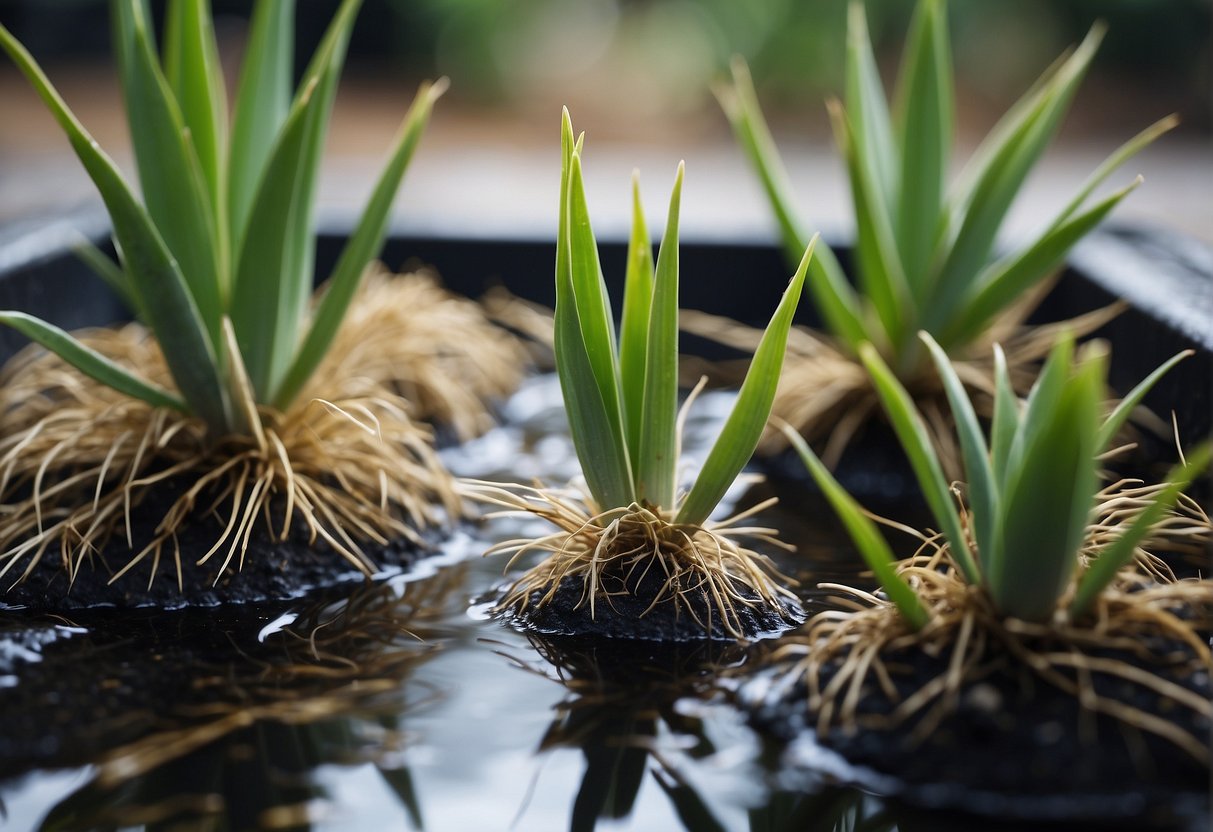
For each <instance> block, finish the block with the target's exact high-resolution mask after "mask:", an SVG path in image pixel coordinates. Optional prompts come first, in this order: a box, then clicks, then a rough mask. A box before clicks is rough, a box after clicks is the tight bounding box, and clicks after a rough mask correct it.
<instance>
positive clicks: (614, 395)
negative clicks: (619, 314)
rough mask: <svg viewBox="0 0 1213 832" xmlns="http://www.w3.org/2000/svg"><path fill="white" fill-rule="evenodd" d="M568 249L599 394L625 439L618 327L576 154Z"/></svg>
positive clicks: (571, 176)
mask: <svg viewBox="0 0 1213 832" xmlns="http://www.w3.org/2000/svg"><path fill="white" fill-rule="evenodd" d="M568 222H569V238H570V241H571V245H570V248H569V253H570V261H569V262H570V265H571V268H572V271H571V277H572V281H573V291H574V294H575V295H576V298H577V307H576V311H577V317H578V320H579V322H580V327H581V335H582V340H583V341H584V343H585V350H586V355H587V356H588V357H589V361H590V367H591V369H592V370H593V379H594V381H595V382H596V383H597V384H598V392H599V395H600V396H601V397H602V401H603V403H604V404H605V405H606V407H607V410H608V412H609V413H610V415H611V422H612V424H613V425H616V426H617V433H619V435H620V439H622V435H623V410H622V403H621V402H620V396H621V394H620V388H621V384H620V379H619V359H618V352H617V347H616V342H615V324H614V322H613V321H612V320H611V303H610V299H609V298H608V297H607V291H606V282H605V281H604V280H603V277H602V265H601V263H600V262H599V260H598V242H597V240H595V239H594V230H593V228H592V227H591V226H590V210H589V206H588V205H586V201H585V185H584V183H583V179H582V173H581V154H580V153H579V152H576V153H574V154H573V157H572V160H571V163H570V167H569V220H568Z"/></svg>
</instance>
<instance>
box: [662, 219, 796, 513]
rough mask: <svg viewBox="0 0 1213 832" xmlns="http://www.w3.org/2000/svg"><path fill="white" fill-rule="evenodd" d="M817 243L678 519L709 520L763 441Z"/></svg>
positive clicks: (789, 291)
mask: <svg viewBox="0 0 1213 832" xmlns="http://www.w3.org/2000/svg"><path fill="white" fill-rule="evenodd" d="M816 247H817V237H816V236H814V237H813V239H811V240H810V241H809V245H808V247H807V248H806V249H805V252H804V257H802V258H801V260H800V266H799V267H798V268H797V269H796V274H795V275H793V276H792V280H791V281H790V282H789V283H788V288H787V289H785V290H784V293H783V297H782V298H781V299H780V301H779V306H778V307H776V309H775V314H774V315H772V316H771V322H770V323H769V324H767V329H766V332H764V333H763V334H762V340H761V341H759V343H758V349H756V350H755V351H754V358H753V360H752V361H751V362H750V369H749V370H747V371H746V376H745V380H744V381H742V383H741V390H740V392H739V393H738V394H737V401H736V403H735V404H734V405H733V410H732V412H731V413H730V414H729V418H728V419H727V420H726V421H725V423H724V428H723V429H722V430H721V432H720V436H719V437H718V438H717V439H716V443H715V444H714V445H713V446H712V450H711V452H709V454H708V458H707V461H706V462H704V464H703V469H702V470H701V471H700V472H699V476H698V477H697V478H696V479H695V484H694V485H693V486H692V487H691V491H690V493H689V494H687V496H686V499H685V500H684V501H683V503H682V506H681V508H679V510H678V515H677V522H679V523H693V524H698V523H702V522H704V521H705V520H707V519H708V516H709V515H710V514H711V513H712V510H713V509H714V508H716V504H717V503H719V502H720V500H721V498H722V497H724V494H725V492H726V491H728V489H729V486H731V485H732V484H733V480H735V479H737V475H738V474H740V473H741V469H742V468H744V467H745V464H746V463H747V462H748V461H749V459H750V456H751V455H752V454H753V453H754V448H756V447H757V446H758V440H759V438H760V437H761V436H762V431H763V429H764V428H765V427H766V423H767V419H768V418H769V417H770V415H771V404H772V403H773V402H774V401H775V390H776V388H777V387H778V386H779V374H780V372H781V371H782V369H783V355H784V351H785V350H786V348H787V343H788V331H789V330H790V329H791V328H792V318H793V316H795V314H796V306H797V304H798V303H799V302H800V293H801V290H802V288H803V287H804V281H805V275H806V274H807V273H808V269H809V263H810V262H811V261H812V259H813V252H814V250H815V249H816Z"/></svg>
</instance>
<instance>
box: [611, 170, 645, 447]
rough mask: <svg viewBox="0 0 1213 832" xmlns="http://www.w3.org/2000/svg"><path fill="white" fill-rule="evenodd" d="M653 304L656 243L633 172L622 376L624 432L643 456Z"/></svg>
mask: <svg viewBox="0 0 1213 832" xmlns="http://www.w3.org/2000/svg"><path fill="white" fill-rule="evenodd" d="M652 303H653V244H652V242H651V241H650V240H649V229H648V226H647V225H646V224H645V221H644V208H643V206H642V205H641V204H640V177H639V176H638V174H637V173H635V172H633V173H632V234H631V238H630V239H629V241H628V267H627V274H626V276H625V279H624V289H623V322H622V324H621V325H620V328H619V332H620V337H619V375H620V380H621V382H622V385H623V413H624V417H625V420H626V421H625V423H624V433H625V434H626V435H627V440H628V453H629V454H630V455H631V457H632V459H635V460H639V459H640V435H641V433H642V432H643V430H644V365H645V355H646V354H647V353H648V339H649V309H650V307H651V306H652Z"/></svg>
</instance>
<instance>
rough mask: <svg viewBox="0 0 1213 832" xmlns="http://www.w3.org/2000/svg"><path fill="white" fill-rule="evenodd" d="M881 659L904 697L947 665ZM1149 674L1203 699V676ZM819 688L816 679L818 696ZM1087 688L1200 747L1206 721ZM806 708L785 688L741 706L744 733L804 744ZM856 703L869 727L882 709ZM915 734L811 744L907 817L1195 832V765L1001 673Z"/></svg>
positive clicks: (837, 734)
mask: <svg viewBox="0 0 1213 832" xmlns="http://www.w3.org/2000/svg"><path fill="white" fill-rule="evenodd" d="M1108 655H1109V657H1116V658H1125V659H1127V660H1129V661H1132V658H1131V657H1128V656H1124V655H1120V656H1115V655H1114V654H1108ZM885 659H886V662H888V663H889V664H895V665H896V667H897V668H898V670H899V671H900V672H899V673H895V674H894V676H893V678H894V682H895V684H896V686H897V688H898V691H899V693H900V695H901V696H903V697H904V696H908V695H910V694H912V693H913V692H914V691H915V690H917V689H918V688H919V687H921V686H922V685H923V684H925V683H926V682H927V681H929V680H930V679H933V678H935V677H936V676H937V675H938V674H940V673H942V672H943V671H944V669H945V668H946V666H947V661H948V659H949V656H948V655H944V656H940V657H930V656H928V655H926V654H924V653H922V652H921V651H917V650H915V651H904V652H903V653H901V654H899V655H897V656H886V657H885ZM1137 663H1138V664H1140V662H1137ZM1151 669H1152V670H1155V671H1156V672H1160V673H1161V674H1162V675H1163V676H1164V677H1167V678H1170V680H1171V681H1173V682H1175V683H1178V684H1180V685H1183V686H1184V687H1186V688H1188V689H1189V690H1193V691H1195V692H1197V693H1198V694H1199V695H1200V696H1202V697H1204V698H1205V699H1208V698H1209V697H1210V696H1213V685H1211V683H1210V679H1209V676H1208V674H1207V673H1204V672H1197V673H1183V672H1180V671H1178V669H1168V668H1165V667H1163V668H1151ZM829 677H830V670H829V669H828V668H827V670H826V671H825V673H824V674H823V679H822V685H823V686H824V685H825V684H827V683H828V679H829ZM1095 680H1096V685H1095V689H1096V692H1097V693H1098V694H1099V695H1100V696H1102V697H1108V698H1115V699H1117V700H1119V701H1121V702H1125V703H1128V704H1131V705H1132V706H1134V707H1136V708H1140V709H1142V710H1145V711H1148V712H1150V713H1152V714H1157V715H1159V716H1162V717H1164V718H1165V719H1167V720H1170V721H1171V722H1173V723H1174V724H1175V725H1177V726H1178V727H1180V728H1182V729H1184V730H1185V731H1188V732H1190V733H1191V734H1192V735H1194V736H1196V737H1198V738H1199V739H1201V740H1202V741H1204V740H1207V739H1208V738H1209V732H1210V723H1209V720H1208V719H1205V718H1203V717H1200V716H1199V715H1197V714H1194V713H1193V712H1191V711H1190V710H1188V709H1186V708H1179V707H1177V706H1176V705H1174V703H1172V702H1171V701H1169V700H1167V699H1165V698H1163V697H1160V696H1159V695H1158V694H1156V693H1154V692H1152V691H1149V690H1146V689H1144V688H1141V687H1138V686H1136V685H1131V684H1128V683H1124V682H1121V681H1119V680H1113V679H1109V678H1108V677H1106V676H1096V677H1095ZM806 700H807V691H806V689H805V687H804V686H803V685H798V686H795V687H793V688H792V689H791V690H789V691H787V692H786V693H785V694H783V695H781V696H780V697H778V698H777V699H774V700H770V699H768V700H765V701H761V702H758V703H750V704H748V705H747V707H748V708H749V709H750V721H751V723H752V724H753V725H754V726H755V727H756V728H757V729H758V730H759V731H761V732H762V733H763V734H764V735H766V736H768V737H771V738H774V739H775V740H776V741H778V742H780V743H782V742H789V741H792V740H797V739H802V740H806V741H808V740H809V738H810V737H815V735H816V724H815V721H813V720H814V716H813V715H811V714H809V712H808V709H807V707H806ZM860 703H861V704H860V713H861V714H869V715H871V714H887V713H888V712H889V711H890V710H891V709H892V707H893V703H891V702H890V701H889V699H888V698H887V697H886V696H884V695H883V694H882V693H881V692H880V689H879V688H878V687H877V686H875V685H872V686H869V687H868V688H866V689H865V691H864V694H863V695H862V696H861V699H860ZM917 724H918V721H917V719H911V720H909V721H907V722H906V723H904V724H902V725H901V726H899V727H898V728H895V729H889V730H873V729H868V730H862V731H860V732H857V733H855V734H848V733H846V732H844V731H843V730H841V729H838V728H835V729H832V730H831V731H830V733H829V734H828V736H827V737H825V738H824V739H822V740H820V744H821V745H824V746H825V747H827V748H829V749H831V750H833V751H835V752H837V753H838V754H839V755H841V756H842V757H843V758H844V759H845V760H846V762H847V763H848V764H849V765H850V766H851V767H854V768H851V772H852V774H853V776H854V779H855V780H856V781H863V780H868V779H869V778H872V780H871V782H868V783H867V785H868V786H869V787H875V786H874V785H873V783H874V781H875V780H881V781H882V785H881V786H879V787H875V788H877V790H879V791H881V792H882V793H886V792H888V790H889V780H888V778H890V777H891V778H892V779H893V781H894V782H895V783H896V789H895V791H896V792H897V796H898V797H899V798H901V799H903V800H906V801H909V802H911V803H913V804H916V805H919V806H924V807H942V806H947V807H950V808H956V809H962V810H964V811H971V812H976V813H978V814H981V815H986V816H997V817H1001V818H1003V819H1007V820H1015V819H1020V820H1033V821H1036V820H1039V821H1046V820H1055V821H1056V820H1064V819H1072V818H1085V819H1088V820H1092V821H1096V822H1098V823H1099V824H1101V825H1100V826H1099V827H1098V828H1101V829H1102V828H1108V829H1134V830H1137V829H1188V828H1207V824H1208V816H1209V811H1210V805H1209V799H1210V798H1209V782H1210V781H1209V777H1210V769H1209V762H1208V758H1207V757H1206V759H1205V761H1204V762H1201V761H1197V760H1196V759H1194V758H1193V757H1191V756H1190V755H1189V754H1187V753H1186V752H1184V751H1183V750H1181V749H1179V748H1178V747H1176V746H1175V745H1172V744H1171V743H1169V742H1167V741H1165V740H1162V739H1160V738H1158V737H1157V736H1155V735H1153V734H1146V733H1143V732H1140V731H1138V730H1136V729H1133V728H1130V727H1127V726H1125V725H1123V724H1122V723H1119V722H1116V721H1113V720H1112V719H1111V718H1109V717H1106V716H1100V715H1096V714H1094V713H1092V712H1090V711H1087V710H1085V709H1083V708H1082V707H1081V706H1080V705H1079V703H1078V701H1077V700H1076V699H1075V698H1074V697H1073V696H1071V695H1069V694H1067V693H1065V692H1063V691H1061V690H1059V689H1058V688H1056V687H1054V686H1053V685H1050V684H1047V683H1045V682H1043V681H1041V680H1040V679H1038V678H1036V677H1034V676H1033V675H1032V674H1031V673H1030V671H1028V670H1027V669H1026V668H1024V667H1022V666H1016V665H1015V663H1014V662H1012V661H1008V662H1006V663H1005V664H1003V665H1001V666H1000V667H999V669H998V670H996V671H995V672H993V673H992V674H991V675H989V676H988V677H986V678H985V679H982V680H980V681H978V682H975V683H970V684H969V685H968V686H967V687H966V688H965V689H964V690H963V691H962V693H961V696H960V699H959V702H958V703H957V708H956V710H955V711H954V712H953V713H952V714H951V715H949V716H948V717H946V718H945V719H944V720H943V721H942V722H941V723H940V724H939V725H938V727H936V728H935V729H933V730H931V731H930V732H929V733H928V734H927V736H926V737H925V738H923V739H919V738H917V737H915V736H913V732H914V728H915V727H916V725H917ZM882 775H883V777H882ZM844 779H845V778H844ZM858 784H859V785H861V787H862V786H863V785H864V784H863V783H862V782H860V783H858ZM1201 824H1205V826H1203V827H1202V826H1201ZM966 828H967V827H966ZM1082 828H1084V829H1086V828H1088V827H1086V826H1084V827H1082Z"/></svg>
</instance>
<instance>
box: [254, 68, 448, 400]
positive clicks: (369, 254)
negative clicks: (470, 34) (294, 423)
mask: <svg viewBox="0 0 1213 832" xmlns="http://www.w3.org/2000/svg"><path fill="white" fill-rule="evenodd" d="M445 90H446V82H445V80H443V81H440V82H438V83H437V84H433V85H430V84H423V85H422V86H421V89H420V90H418V92H417V96H416V98H414V99H413V105H412V106H411V107H410V108H409V112H408V114H407V115H406V116H405V118H404V123H403V124H402V126H401V128H400V133H399V134H398V136H397V138H396V143H395V146H394V147H393V149H392V152H391V156H390V157H389V160H388V164H387V166H386V167H385V168H384V170H383V173H382V174H380V176H379V181H378V182H377V183H376V184H375V189H374V191H373V192H372V193H371V197H370V199H369V200H368V201H367V204H366V208H364V209H363V212H362V216H361V218H360V219H359V220H358V224H357V225H356V226H355V227H354V232H353V233H352V234H351V235H350V238H349V241H348V242H347V243H346V244H345V248H344V249H342V251H341V256H340V258H338V260H337V266H336V267H335V268H334V269H333V274H332V276H331V277H330V278H329V280H328V282H327V284H326V288H325V290H324V295H323V297H322V298H321V300H320V303H319V305H318V307H317V309H316V314H315V317H314V318H313V320H312V324H311V328H310V329H309V330H308V333H307V335H306V337H305V338H304V340H303V344H302V346H301V347H300V348H299V352H298V354H297V355H296V356H295V358H294V361H293V363H292V364H291V366H290V369H289V370H288V371H287V373H286V376H285V378H284V379H283V381H282V384H281V385H280V386H279V388H278V390H277V391H276V392H275V394H274V406H275V407H278V408H283V409H284V408H286V407H287V406H288V405H289V404H290V403H291V402H292V401H293V400H294V398H295V396H297V395H298V394H299V391H300V390H302V389H303V386H304V384H305V383H306V382H307V380H308V379H309V378H310V377H311V375H312V373H313V372H315V370H316V367H317V366H319V364H320V362H321V360H323V358H324V356H325V353H326V352H327V351H328V348H329V345H330V344H332V342H333V338H334V336H336V334H337V330H338V329H339V328H340V326H341V321H342V319H343V318H344V317H345V312H346V310H347V309H348V308H349V305H350V301H351V300H353V297H354V294H355V293H356V292H357V290H358V286H359V284H360V283H361V282H362V275H363V274H364V272H365V271H366V264H367V263H368V262H370V261H371V259H372V258H373V257H374V256H375V253H376V252H378V251H379V249H380V247H381V246H382V245H383V239H384V237H385V236H387V228H388V220H389V218H390V214H391V209H392V202H393V201H394V199H395V197H396V192H397V191H398V190H399V188H400V182H401V180H403V179H404V173H405V171H406V170H407V169H408V165H409V161H410V159H412V156H413V152H414V150H416V148H417V143H418V142H419V141H421V134H422V132H423V131H424V130H425V125H426V123H427V122H428V121H429V116H430V112H431V111H432V110H433V107H434V102H436V101H437V100H438V98H439V97H440V96H441V95H442V94H443V92H444V91H445Z"/></svg>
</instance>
